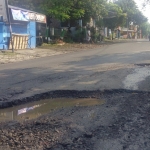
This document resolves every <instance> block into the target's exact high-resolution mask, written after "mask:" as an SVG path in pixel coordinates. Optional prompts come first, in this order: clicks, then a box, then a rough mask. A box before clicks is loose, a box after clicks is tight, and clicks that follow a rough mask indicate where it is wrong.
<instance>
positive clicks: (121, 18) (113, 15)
mask: <svg viewBox="0 0 150 150" xmlns="http://www.w3.org/2000/svg"><path fill="white" fill-rule="evenodd" d="M107 10H108V11H109V15H108V16H106V17H104V19H103V21H104V25H105V26H107V27H108V28H109V29H111V30H112V39H113V32H114V29H115V28H117V27H118V26H123V25H124V24H125V21H126V13H123V11H122V9H121V7H119V6H118V5H116V4H114V3H109V4H108V5H107Z"/></svg>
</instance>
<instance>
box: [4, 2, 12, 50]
mask: <svg viewBox="0 0 150 150" xmlns="http://www.w3.org/2000/svg"><path fill="white" fill-rule="evenodd" d="M5 2H6V10H7V16H8V24H9V31H10V41H11V45H12V52H13V53H14V42H13V38H12V27H11V21H10V12H9V7H8V0H5Z"/></svg>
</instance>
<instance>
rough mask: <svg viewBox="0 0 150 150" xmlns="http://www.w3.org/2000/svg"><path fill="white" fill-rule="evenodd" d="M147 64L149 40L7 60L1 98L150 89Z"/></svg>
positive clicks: (0, 73) (149, 60) (0, 70)
mask: <svg viewBox="0 0 150 150" xmlns="http://www.w3.org/2000/svg"><path fill="white" fill-rule="evenodd" d="M139 64H142V65H141V66H140V65H139ZM143 64H144V65H143ZM145 64H146V66H145ZM148 64H150V43H149V42H134V43H122V44H114V45H109V46H105V47H102V48H99V49H93V50H87V51H81V52H74V53H69V54H64V55H58V56H52V57H44V58H39V59H34V60H29V61H23V62H17V63H12V64H4V65H1V66H0V95H1V97H0V100H1V102H2V101H3V102H4V101H10V100H16V99H21V98H24V97H30V96H33V95H35V94H40V93H44V92H48V91H54V90H104V89H129V90H139V91H141V90H142V91H149V90H150V86H149V84H148V81H149V79H150V78H149V76H150V68H149V66H148Z"/></svg>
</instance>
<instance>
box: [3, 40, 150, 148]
mask: <svg viewBox="0 0 150 150" xmlns="http://www.w3.org/2000/svg"><path fill="white" fill-rule="evenodd" d="M149 60H150V43H149V42H134V43H122V44H114V45H110V46H105V47H103V48H100V49H93V50H87V51H81V52H77V53H71V54H65V55H59V56H53V57H45V58H40V59H34V60H30V61H24V62H18V63H12V64H7V65H1V66H0V85H1V86H0V99H1V104H6V103H4V102H8V101H13V102H16V100H17V99H22V98H24V97H30V96H34V95H36V94H40V93H44V92H48V91H55V90H57V91H55V92H52V93H51V94H53V95H56V94H58V93H59V94H60V93H61V95H63V93H66V95H67V97H72V96H74V97H87V98H91V97H92V98H93V97H94V98H96V99H97V101H100V102H101V101H103V103H102V104H99V105H98V104H97V105H94V106H78V105H76V106H73V107H69V108H65V107H62V108H60V109H55V110H53V111H51V112H49V113H48V114H47V115H44V116H41V117H38V118H37V119H34V120H29V121H25V122H23V123H19V122H16V121H12V122H6V123H1V122H0V150H1V149H5V150H11V149H17V150H25V149H29V150H34V149H35V150H149V149H150V128H149V126H150V119H149V116H150V104H149V102H150V92H149V90H150V86H149V81H150V67H149V64H150V61H149ZM58 90H66V91H67V90H77V91H69V92H66V91H58ZM103 90H104V91H103ZM79 103H80V102H79ZM1 106H2V105H1ZM46 107H47V104H45V108H46ZM2 111H3V110H2ZM4 111H5V110H4ZM6 111H7V109H6ZM36 111H37V113H38V114H39V113H40V112H39V110H38V109H37V110H36ZM31 113H32V112H31ZM2 114H4V113H2ZM27 115H28V114H27ZM28 118H29V117H28ZM27 120H28V119H27Z"/></svg>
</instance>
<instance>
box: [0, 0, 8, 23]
mask: <svg viewBox="0 0 150 150" xmlns="http://www.w3.org/2000/svg"><path fill="white" fill-rule="evenodd" d="M6 4H7V3H6V0H0V16H3V21H4V22H7V21H8V17H7V7H6Z"/></svg>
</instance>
